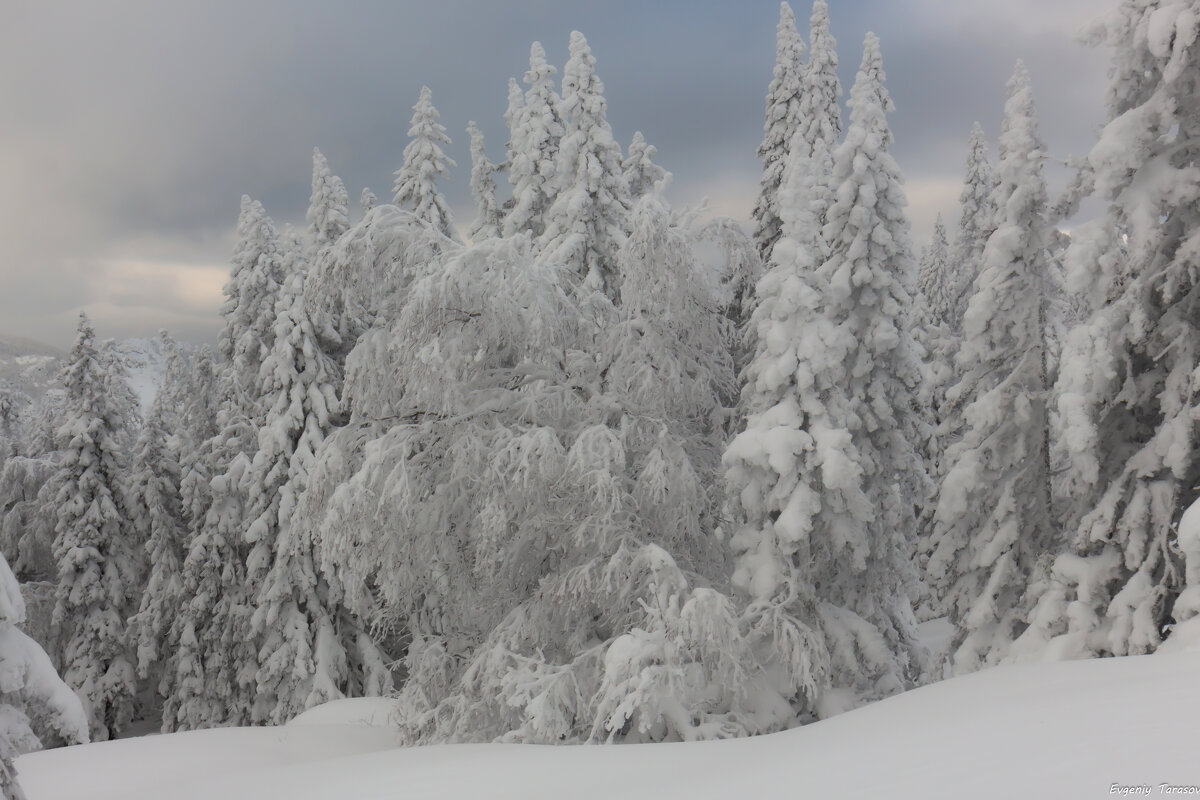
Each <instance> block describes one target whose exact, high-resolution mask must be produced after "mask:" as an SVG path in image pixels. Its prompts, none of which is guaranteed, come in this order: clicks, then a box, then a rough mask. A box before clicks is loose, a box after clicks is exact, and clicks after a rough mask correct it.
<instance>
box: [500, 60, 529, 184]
mask: <svg viewBox="0 0 1200 800" xmlns="http://www.w3.org/2000/svg"><path fill="white" fill-rule="evenodd" d="M524 105H525V93H524V92H523V91H521V84H519V83H517V79H516V78H509V79H508V108H506V109H505V110H504V124H505V125H506V126H508V141H507V142H505V144H504V158H505V162H504V166H505V168H506V169H509V170H511V169H512V165H513V162H514V161H516V158H517V154H518V153H519V152H521V141H520V139H521V128H520V121H521V107H522V106H524Z"/></svg>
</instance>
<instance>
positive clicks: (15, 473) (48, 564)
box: [0, 453, 58, 581]
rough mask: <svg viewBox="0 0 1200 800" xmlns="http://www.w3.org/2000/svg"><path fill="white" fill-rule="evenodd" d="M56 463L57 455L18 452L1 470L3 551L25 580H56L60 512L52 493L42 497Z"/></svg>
mask: <svg viewBox="0 0 1200 800" xmlns="http://www.w3.org/2000/svg"><path fill="white" fill-rule="evenodd" d="M56 461H57V454H56V453H50V454H42V455H39V456H26V455H21V454H19V453H17V454H13V455H10V456H9V457H8V458H7V459H5V460H4V467H3V468H2V469H0V551H2V552H4V553H5V554H6V555H11V556H12V559H13V567H14V569H15V571H16V572H17V574H18V575H19V576H20V578H21V580H22V581H49V580H54V576H55V573H56V571H57V568H56V566H55V562H54V558H53V557H52V556H51V551H52V549H53V542H54V525H55V520H56V513H55V512H56V510H57V509H56V508H55V505H54V502H53V497H52V496H50V493H49V490H47V491H46V494H42V491H43V487H45V486H46V485H47V483H48V482H49V480H50V478H51V477H53V475H54V474H55V472H57V470H58V465H57V463H56Z"/></svg>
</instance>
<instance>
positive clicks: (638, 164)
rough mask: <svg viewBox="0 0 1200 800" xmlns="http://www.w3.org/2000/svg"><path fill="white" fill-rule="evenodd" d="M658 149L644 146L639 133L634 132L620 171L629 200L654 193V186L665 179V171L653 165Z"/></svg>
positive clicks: (642, 138) (649, 145)
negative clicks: (627, 187)
mask: <svg viewBox="0 0 1200 800" xmlns="http://www.w3.org/2000/svg"><path fill="white" fill-rule="evenodd" d="M657 153H658V148H657V147H655V146H654V145H652V144H646V139H645V137H644V136H642V132H641V131H634V133H633V141H632V142H630V143H629V153H628V154H627V155H626V156H625V160H624V161H622V162H621V171H622V173H624V175H625V183H626V185H628V186H629V196H630V198H631V200H637V198H639V197H642V196H643V195H647V194H650V192H652V191H654V185H655V184H657V183H658V182H659V181H661V180H662V179H663V178H665V177H667V171H666V170H665V169H663V168H662V167H660V166H658V165H657V164H655V163H654V160H653V159H654V156H655V154H657Z"/></svg>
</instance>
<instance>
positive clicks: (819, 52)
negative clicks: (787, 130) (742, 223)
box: [781, 0, 842, 224]
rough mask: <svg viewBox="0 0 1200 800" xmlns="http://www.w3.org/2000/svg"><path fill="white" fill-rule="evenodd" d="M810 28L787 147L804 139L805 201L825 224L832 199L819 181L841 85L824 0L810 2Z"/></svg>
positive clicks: (838, 131)
mask: <svg viewBox="0 0 1200 800" xmlns="http://www.w3.org/2000/svg"><path fill="white" fill-rule="evenodd" d="M810 31H811V32H810V34H809V50H808V64H807V65H806V66H805V68H804V93H803V94H802V95H801V97H800V110H799V116H800V126H799V129H798V137H793V141H792V142H791V143H789V147H790V148H791V149H796V148H797V147H801V142H803V147H804V148H805V149H806V151H807V152H806V153H805V155H806V156H807V157H808V158H809V169H810V170H812V171H813V172H814V174H815V177H814V178H813V179H812V184H813V190H812V191H811V192H810V196H809V197H808V198H807V202H808V205H809V209H810V211H811V213H812V214H813V215H814V217H815V218H816V219H817V220H818V221H819V222H820V223H822V224H824V222H825V214H826V212H827V211H828V209H829V205H830V203H832V202H833V198H832V196H830V195H829V193H828V191H827V190H823V188H822V186H821V184H822V183H823V182H824V179H825V178H826V176H828V174H829V173H830V171H831V170H832V169H833V163H832V156H833V152H834V150H835V149H836V148H837V143H838V139H840V138H841V135H842V107H841V105H840V98H841V96H842V84H841V82H840V81H839V80H838V76H837V68H838V57H837V41H835V40H834V38H833V35H832V34H831V33H830V32H829V8H828V6H826V5H825V0H816V2H815V3H813V10H812V19H811V21H810ZM781 216H782V212H781Z"/></svg>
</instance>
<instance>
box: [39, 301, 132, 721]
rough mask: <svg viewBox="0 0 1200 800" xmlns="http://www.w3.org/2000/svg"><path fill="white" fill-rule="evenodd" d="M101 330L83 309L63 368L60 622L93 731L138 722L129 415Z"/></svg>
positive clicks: (67, 668)
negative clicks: (132, 648) (107, 364)
mask: <svg viewBox="0 0 1200 800" xmlns="http://www.w3.org/2000/svg"><path fill="white" fill-rule="evenodd" d="M103 365H104V362H103V359H102V357H101V355H100V353H99V352H98V351H97V350H96V346H95V333H94V331H93V330H92V327H91V325H90V324H89V323H88V321H87V317H86V316H84V315H83V314H80V318H79V335H78V338H77V339H76V341H75V346H74V347H73V348H72V350H71V354H70V356H69V360H68V362H67V366H66V368H65V369H64V371H63V383H64V384H65V386H66V389H67V403H66V419H65V421H64V422H63V425H62V429H61V432H60V436H61V437H62V439H63V440H64V441H65V442H66V443H67V444H66V449H65V451H64V452H63V454H62V458H61V460H60V462H59V468H58V473H57V474H56V475H55V476H54V478H53V479H52V485H53V487H54V498H55V502H56V505H57V508H58V520H57V523H56V525H55V538H54V558H55V559H56V561H57V563H58V586H57V588H56V591H55V605H54V616H53V623H54V625H56V626H57V627H58V629H59V630H60V631H61V634H60V635H61V639H60V641H61V653H62V656H61V659H60V663H61V664H62V668H63V677H64V678H65V680H66V681H67V683H68V684H70V686H71V687H72V688H74V689H75V691H76V692H78V693H79V696H80V698H81V699H82V700H83V704H84V708H85V709H86V711H87V716H88V723H89V727H90V730H91V733H92V738H93V739H96V740H97V741H104V740H106V739H111V738H113V737H115V736H116V735H117V734H118V733H120V732H121V730H122V729H123V728H124V727H125V726H126V725H128V724H129V720H130V719H131V716H132V713H133V694H134V691H135V676H134V663H133V662H134V659H133V658H132V656H131V654H130V653H129V652H128V647H127V643H126V638H127V637H126V623H125V621H126V619H128V617H129V616H130V613H131V611H132V608H131V606H132V605H133V604H134V603H135V602H136V593H137V568H136V562H135V558H134V554H133V553H131V552H130V547H129V530H128V528H129V521H128V514H127V511H126V508H125V504H124V498H123V496H122V492H121V485H120V481H121V467H120V464H121V457H120V453H118V452H117V449H116V448H117V446H118V445H117V439H118V435H119V433H120V430H119V429H120V425H121V421H120V420H119V419H118V418H117V417H116V416H115V415H114V413H113V411H112V410H111V409H110V408H109V405H108V402H109V400H108V391H109V388H110V381H109V379H108V377H107V376H106V375H105V374H104V368H103Z"/></svg>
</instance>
